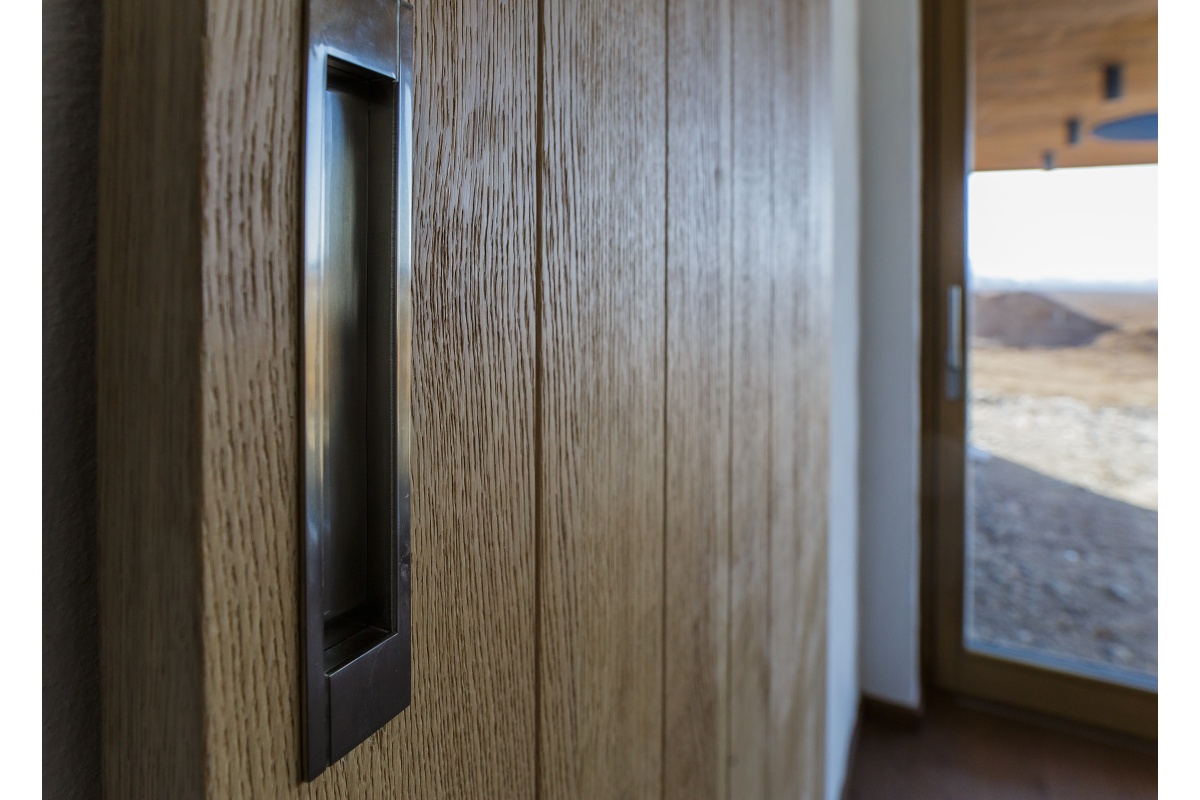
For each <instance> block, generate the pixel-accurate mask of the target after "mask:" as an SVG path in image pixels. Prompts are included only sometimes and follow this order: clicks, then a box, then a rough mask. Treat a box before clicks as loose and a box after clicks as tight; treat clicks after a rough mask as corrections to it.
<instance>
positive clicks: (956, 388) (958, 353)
mask: <svg viewBox="0 0 1200 800" xmlns="http://www.w3.org/2000/svg"><path fill="white" fill-rule="evenodd" d="M946 317H947V321H948V323H949V330H948V331H947V332H946V333H947V341H946V399H947V400H958V399H960V398H961V397H962V393H963V385H962V384H963V361H964V359H963V291H962V287H961V286H959V285H957V284H955V285H953V286H950V287H948V288H947V290H946Z"/></svg>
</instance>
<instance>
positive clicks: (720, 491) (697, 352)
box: [663, 0, 733, 798]
mask: <svg viewBox="0 0 1200 800" xmlns="http://www.w3.org/2000/svg"><path fill="white" fill-rule="evenodd" d="M667 12H668V16H667V43H666V52H667V56H668V61H667V128H666V143H667V153H668V160H667V185H666V198H667V209H666V213H667V243H666V244H667V250H666V253H667V261H666V279H667V307H666V315H667V319H666V323H667V325H666V342H667V352H666V359H667V373H666V437H667V451H666V458H667V483H666V501H665V502H666V507H665V513H666V530H665V535H666V542H665V554H666V555H665V558H666V561H665V567H666V571H665V573H664V580H665V586H664V597H665V602H666V605H665V621H664V625H665V628H664V643H663V648H664V652H663V659H664V664H665V671H664V692H665V695H664V699H663V702H664V715H665V716H664V726H665V729H664V737H663V747H664V751H663V796H664V797H678V798H696V797H706V798H720V797H725V796H726V793H727V791H728V788H729V784H728V774H727V773H728V757H727V756H728V753H729V742H728V737H729V719H728V712H729V695H728V685H729V684H728V682H729V675H728V661H729V658H730V655H729V631H730V628H729V547H730V539H729V532H730V523H731V518H730V506H729V503H730V461H729V457H730V445H731V441H730V400H731V395H730V392H731V390H732V387H731V385H730V368H729V364H730V344H731V339H730V313H731V303H730V301H731V294H730V279H731V263H730V257H731V251H730V245H731V242H730V225H731V218H730V211H731V192H730V177H731V170H730V167H731V152H730V147H731V144H732V129H733V119H732V115H731V110H732V109H731V102H732V96H731V95H732V91H731V90H732V86H731V83H730V66H731V62H730V56H731V53H730V26H729V20H730V17H729V3H728V2H727V0H711V2H704V3H689V2H671V3H670V4H669V5H668V10H667Z"/></svg>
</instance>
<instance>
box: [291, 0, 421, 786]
mask: <svg viewBox="0 0 1200 800" xmlns="http://www.w3.org/2000/svg"><path fill="white" fill-rule="evenodd" d="M412 53H413V50H412V7H411V6H409V5H407V4H404V3H397V2H396V0H309V3H308V51H307V57H308V61H307V86H306V94H305V140H304V264H303V298H302V301H301V302H302V306H303V338H304V346H303V363H302V365H301V375H302V379H303V388H302V393H303V413H302V414H301V421H302V426H303V429H302V432H301V436H302V437H303V442H304V531H303V547H302V548H301V553H302V555H303V558H304V565H303V584H304V597H303V602H302V617H303V623H302V624H303V637H304V645H303V652H304V687H303V690H304V709H305V724H304V731H305V742H304V775H305V777H306V778H307V779H308V780H312V779H313V778H315V777H316V776H317V775H319V774H320V773H321V772H323V771H324V770H325V768H326V767H328V766H329V765H330V764H332V763H333V762H335V761H337V760H338V759H340V758H341V757H342V756H344V755H346V754H347V753H349V752H350V751H351V750H352V749H353V748H354V747H356V746H357V745H358V744H359V743H361V742H362V741H363V740H365V739H366V738H367V737H368V736H370V735H371V734H372V733H374V732H375V731H377V730H378V729H379V728H381V727H383V726H384V725H385V724H386V723H387V722H388V721H389V720H391V719H392V718H393V717H394V716H396V715H397V714H399V713H400V712H401V711H402V710H404V709H405V708H406V707H407V706H408V704H409V702H410V695H411V672H410V669H411V660H410V652H411V643H410V634H409V625H410V613H409V612H410V606H409V587H410V576H409V544H410V535H409V502H410V476H409V436H410V411H409V383H410V374H411V356H410V336H411V334H410V295H409V276H410V271H411V261H410V259H411V197H412V96H413V87H412Z"/></svg>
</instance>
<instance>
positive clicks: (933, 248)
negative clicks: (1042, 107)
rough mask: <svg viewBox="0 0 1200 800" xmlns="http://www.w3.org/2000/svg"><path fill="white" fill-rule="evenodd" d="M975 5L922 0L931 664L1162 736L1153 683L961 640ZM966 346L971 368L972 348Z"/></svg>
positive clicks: (1057, 709)
mask: <svg viewBox="0 0 1200 800" xmlns="http://www.w3.org/2000/svg"><path fill="white" fill-rule="evenodd" d="M969 5H970V0H923V7H922V27H923V30H922V39H923V53H922V122H923V129H924V136H923V142H922V154H921V159H922V187H921V195H922V197H921V205H922V223H921V226H922V227H921V262H922V267H921V272H922V274H921V311H922V313H921V382H920V386H921V445H920V448H921V498H920V514H921V550H922V561H921V593H920V598H921V606H922V611H921V620H922V627H923V629H924V631H925V635H924V636H923V641H922V646H921V658H922V673H923V676H924V679H925V682H926V684H927V685H930V686H938V687H940V688H943V689H946V690H948V691H951V692H954V693H957V694H961V695H964V696H969V697H973V698H977V699H980V700H985V701H989V702H993V703H999V704H1002V705H1005V706H1012V707H1016V708H1021V709H1024V710H1027V711H1033V712H1035V713H1038V714H1043V715H1047V716H1051V717H1056V718H1059V719H1064V720H1069V721H1071V722H1075V723H1082V724H1084V725H1087V726H1091V727H1096V728H1102V729H1106V730H1109V731H1115V732H1118V733H1121V734H1127V735H1132V736H1134V737H1137V738H1139V739H1145V740H1152V741H1157V738H1158V694H1157V692H1156V691H1151V690H1147V689H1141V688H1136V687H1132V686H1126V685H1119V684H1114V683H1110V682H1107V681H1104V680H1101V679H1099V678H1094V677H1085V676H1082V675H1079V674H1074V673H1068V672H1059V671H1055V670H1051V669H1047V668H1043V667H1037V666H1033V665H1030V664H1025V663H1020V662H1017V661H1013V660H1009V659H1006V658H1003V657H1002V656H1001V655H1000V654H999V653H997V654H995V655H987V654H984V653H980V652H976V651H968V650H967V649H966V647H965V646H964V644H963V637H962V631H963V616H964V607H963V606H964V603H963V589H964V583H965V576H964V564H965V560H964V555H965V553H964V550H965V537H964V535H963V532H964V520H965V514H966V502H965V494H964V490H965V485H964V480H963V479H964V474H965V472H964V468H965V463H964V462H965V453H966V448H965V445H966V413H965V398H966V390H965V388H964V390H963V391H962V392H961V393H960V394H959V397H958V398H957V399H953V400H950V399H947V398H946V392H945V384H946V370H945V368H944V364H945V354H946V352H947V346H948V344H949V330H948V325H947V324H946V320H947V319H948V317H947V304H948V301H947V292H948V289H949V287H950V286H952V285H956V284H957V285H959V286H964V287H965V281H964V279H965V277H966V276H965V265H966V202H967V196H966V180H967V175H968V173H969V169H968V165H969V164H970V158H971V152H970V142H971V139H970V131H971V121H970V119H969V116H968V115H969V114H970V111H971V103H970V91H971V89H970V86H971V84H970V81H969V79H968V74H969V73H968V70H969V69H970V64H971V62H970V58H969V48H970V37H969V31H970V19H969V14H970V10H969ZM966 306H967V304H966V303H965V302H964V309H963V315H964V317H965V315H966V314H967V313H969V310H968V308H967V307H966ZM963 329H964V330H966V329H967V326H966V324H965V322H964V325H963ZM962 355H963V358H964V367H963V369H964V373H963V374H964V375H965V374H967V373H966V370H969V369H970V351H969V348H966V347H964V348H963V354H962Z"/></svg>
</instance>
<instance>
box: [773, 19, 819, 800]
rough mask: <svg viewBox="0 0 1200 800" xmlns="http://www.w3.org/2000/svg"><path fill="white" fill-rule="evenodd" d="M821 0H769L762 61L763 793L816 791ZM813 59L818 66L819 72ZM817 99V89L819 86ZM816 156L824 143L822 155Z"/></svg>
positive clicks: (795, 794)
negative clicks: (765, 266)
mask: <svg viewBox="0 0 1200 800" xmlns="http://www.w3.org/2000/svg"><path fill="white" fill-rule="evenodd" d="M824 2H825V0H806V2H804V3H786V2H784V3H780V4H779V6H778V7H777V9H778V10H777V15H776V21H775V25H774V27H773V30H774V33H775V38H774V42H773V47H772V51H773V52H772V68H773V71H774V74H775V85H774V101H775V115H774V119H773V132H772V138H773V145H772V146H773V148H774V152H775V169H774V172H773V174H774V175H775V180H776V191H775V202H774V207H773V210H774V214H775V235H774V245H775V254H776V256H775V257H776V267H777V269H776V273H775V275H776V283H775V315H774V319H773V328H774V335H773V337H772V340H773V342H774V344H775V348H776V349H775V351H774V353H773V359H772V360H773V364H772V427H773V435H774V441H775V443H776V446H775V448H774V451H773V454H772V462H773V463H772V471H773V473H772V485H773V489H772V491H773V495H772V520H771V521H772V526H771V528H772V529H771V569H772V573H771V612H770V613H771V621H772V622H771V707H770V729H769V731H770V732H769V736H770V745H771V784H770V787H769V791H770V796H771V797H798V798H814V799H815V798H819V797H821V796H822V793H823V791H824V789H823V773H824V739H825V730H824V720H825V631H826V626H827V614H826V609H825V604H826V586H825V581H826V574H827V571H828V569H827V567H828V564H827V549H826V537H827V524H826V516H827V515H826V509H827V505H828V432H827V431H828V404H829V382H828V329H829V325H830V322H831V320H830V319H829V308H830V305H831V298H830V297H829V296H828V287H829V280H828V270H829V258H828V255H827V253H826V252H825V249H826V244H825V243H826V241H827V239H828V236H827V235H826V234H825V232H824V230H823V228H822V225H823V220H824V218H825V215H826V214H827V213H828V208H829V205H830V201H831V198H827V197H824V196H823V195H821V191H822V187H819V186H818V182H819V180H820V178H821V176H822V175H823V174H824V173H823V172H822V171H821V170H820V168H819V167H818V165H817V164H816V160H815V158H814V155H816V154H817V142H818V141H823V140H821V139H819V137H817V136H816V129H817V127H818V126H821V125H826V124H828V120H829V117H830V116H831V109H830V108H829V106H828V104H826V105H825V107H823V108H822V107H819V106H818V105H817V104H816V100H817V98H818V97H819V96H823V95H818V94H817V92H816V88H817V84H818V82H819V81H821V80H827V77H826V76H825V74H824V70H825V66H824V65H823V64H822V63H821V58H822V57H821V51H819V50H818V42H817V39H818V37H821V36H827V35H828V32H827V31H821V30H820V25H821V19H822V18H823V15H821V14H820V13H819V12H818V8H817V7H818V6H819V5H821V4H823V3H824ZM818 70H820V71H821V72H820V73H818ZM826 99H827V97H826ZM822 155H824V154H822Z"/></svg>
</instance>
